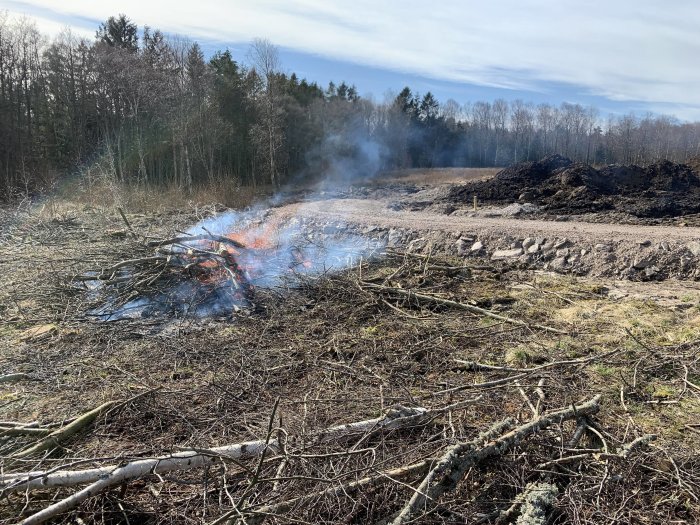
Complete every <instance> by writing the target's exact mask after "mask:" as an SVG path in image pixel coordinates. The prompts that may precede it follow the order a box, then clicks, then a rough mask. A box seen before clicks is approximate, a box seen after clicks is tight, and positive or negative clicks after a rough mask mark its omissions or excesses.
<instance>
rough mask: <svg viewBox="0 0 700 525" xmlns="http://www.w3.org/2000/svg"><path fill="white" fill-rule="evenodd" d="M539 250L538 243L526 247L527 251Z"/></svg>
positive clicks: (535, 251) (534, 251)
mask: <svg viewBox="0 0 700 525" xmlns="http://www.w3.org/2000/svg"><path fill="white" fill-rule="evenodd" d="M539 251H540V245H539V244H536V243H535V244H533V245H532V246H530V247H528V249H527V253H537V252H539Z"/></svg>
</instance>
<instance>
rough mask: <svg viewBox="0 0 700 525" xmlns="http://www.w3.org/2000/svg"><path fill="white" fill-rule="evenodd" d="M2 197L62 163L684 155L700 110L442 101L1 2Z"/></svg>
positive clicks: (334, 169) (253, 165)
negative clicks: (360, 86)
mask: <svg viewBox="0 0 700 525" xmlns="http://www.w3.org/2000/svg"><path fill="white" fill-rule="evenodd" d="M0 122H1V123H2V125H1V126H0V197H2V198H9V197H11V196H13V195H15V194H17V192H23V193H29V192H33V191H38V190H41V189H42V188H46V187H47V186H48V185H49V184H50V183H51V181H54V180H57V179H59V178H60V177H62V176H64V175H65V174H70V173H78V174H83V175H86V176H91V177H104V178H107V179H110V180H112V181H117V182H120V183H126V184H134V185H138V184H142V185H166V184H167V185H169V184H172V185H177V186H179V187H181V188H183V190H184V191H187V190H188V189H191V188H192V187H193V186H194V185H200V184H207V183H208V182H213V181H218V182H221V181H225V182H230V183H232V184H240V185H246V186H258V185H266V186H267V185H271V186H273V187H280V186H281V185H283V184H288V183H292V182H293V181H296V180H303V179H312V178H314V177H318V176H328V175H330V176H334V177H337V178H340V179H342V178H349V177H355V176H368V175H373V174H375V173H377V172H378V171H380V170H390V169H401V168H413V167H450V166H473V167H489V166H503V165H507V164H510V163H513V162H518V161H523V160H534V159H537V158H540V157H542V156H544V155H547V154H550V153H560V154H562V155H565V156H568V157H570V158H572V159H573V160H577V161H584V162H590V163H599V164H600V163H636V164H648V163H650V162H653V161H655V160H658V159H661V158H667V159H671V160H675V161H683V160H685V159H687V158H689V157H691V156H694V155H698V153H700V124H698V123H687V122H681V121H679V120H677V119H675V118H673V117H668V116H663V115H652V114H648V115H645V116H642V117H639V116H636V115H633V114H630V115H625V116H610V117H608V118H605V119H603V118H601V117H600V115H599V113H598V111H597V110H596V109H595V108H592V107H583V106H581V105H579V104H569V103H563V104H561V105H559V106H556V105H552V104H539V105H534V104H531V103H528V102H523V101H521V100H516V101H513V102H508V101H506V100H503V99H498V100H495V101H493V102H483V101H480V102H474V103H468V104H465V105H460V104H459V103H457V102H456V101H454V100H448V101H446V102H444V103H440V102H439V101H438V100H437V99H436V98H435V97H434V96H433V95H432V94H431V93H425V94H424V95H419V94H417V93H414V92H413V91H412V90H411V89H410V88H408V87H406V88H404V89H403V90H402V91H401V92H400V93H398V94H396V95H393V96H388V97H387V98H386V99H385V100H383V101H381V102H377V101H375V100H373V99H372V98H371V97H370V98H365V97H360V96H359V94H358V92H357V89H356V88H355V87H354V86H353V85H349V84H347V83H346V82H341V83H339V84H335V83H333V82H330V83H329V84H328V86H327V87H321V86H319V85H318V84H317V83H315V82H308V81H307V80H305V79H300V78H298V77H297V75H296V74H294V73H286V72H284V71H283V69H282V66H281V64H280V59H279V53H278V51H277V49H276V48H275V47H274V46H273V45H272V44H271V43H270V42H269V41H266V40H256V41H254V42H253V43H252V45H251V47H250V52H249V54H248V57H247V60H246V61H245V63H243V62H241V61H240V60H237V59H235V58H234V57H233V55H232V54H231V52H230V51H219V52H216V53H214V55H213V56H211V57H209V58H206V57H205V56H204V53H203V52H202V49H201V47H200V46H199V44H197V43H196V42H192V41H190V40H188V39H186V38H182V37H172V36H166V35H165V34H163V33H162V32H161V31H159V30H153V29H152V28H150V27H143V28H142V29H139V28H138V27H137V26H136V25H135V24H134V23H133V22H131V21H130V20H129V19H128V18H127V17H126V16H124V15H119V16H115V17H111V18H109V19H108V20H107V21H105V22H104V23H103V24H101V25H100V26H99V28H98V29H97V31H96V35H95V38H94V39H92V40H87V39H80V38H77V37H75V36H74V35H72V34H71V33H70V32H69V31H65V32H63V33H61V34H60V35H58V36H57V37H55V38H53V39H51V40H50V39H48V38H47V37H46V36H44V35H42V34H41V33H40V32H39V31H38V29H37V27H36V25H35V24H34V23H32V22H31V20H29V19H27V18H20V19H16V18H11V17H10V16H9V15H8V14H7V13H4V14H3V13H0Z"/></svg>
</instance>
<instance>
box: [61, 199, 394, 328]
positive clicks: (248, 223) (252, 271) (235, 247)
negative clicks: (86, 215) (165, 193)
mask: <svg viewBox="0 0 700 525" xmlns="http://www.w3.org/2000/svg"><path fill="white" fill-rule="evenodd" d="M122 216H123V217H124V221H125V222H126V224H127V226H128V228H129V233H130V234H131V235H132V237H133V238H134V240H135V241H137V242H136V243H135V244H134V248H133V254H134V257H131V258H128V259H125V260H122V261H119V262H117V263H115V264H113V265H111V266H109V267H106V268H101V269H99V270H92V271H89V272H86V273H84V274H82V275H77V276H74V278H73V281H74V282H75V283H78V284H79V286H80V287H81V288H83V289H84V290H85V291H87V292H88V296H89V298H90V300H91V302H92V303H93V304H95V305H96V306H95V307H93V308H91V309H90V310H89V314H90V315H92V316H96V317H97V318H100V319H103V320H120V319H134V318H140V317H154V316H171V317H184V316H191V317H195V318H204V317H225V316H229V315H231V314H232V313H234V312H236V311H239V310H240V309H242V308H255V307H256V301H255V294H256V289H260V288H265V289H275V288H279V287H288V286H290V285H293V284H294V283H293V279H294V278H295V277H300V276H313V275H319V274H322V273H325V272H328V271H337V270H340V269H343V268H347V267H349V266H352V265H354V264H355V263H356V262H357V261H359V260H360V259H362V258H365V259H366V258H371V257H372V256H373V255H374V254H375V253H376V251H377V250H378V249H379V248H380V247H381V246H380V244H379V243H378V242H377V241H372V240H368V239H365V238H363V237H359V236H356V235H350V234H348V233H345V232H343V231H342V230H336V231H335V232H334V233H331V234H327V233H324V232H318V231H307V230H305V229H304V227H303V224H302V222H301V221H300V220H299V219H297V218H281V217H273V216H271V215H270V214H269V213H268V212H266V211H259V210H253V211H249V212H244V213H239V212H233V211H229V212H226V213H223V214H220V215H217V216H214V217H212V218H209V219H206V220H203V221H201V222H200V223H198V224H197V225H195V226H194V227H192V228H190V229H189V230H187V231H185V232H180V233H178V235H176V236H173V237H171V238H168V239H153V238H145V237H142V236H140V235H138V234H137V233H136V232H135V231H134V230H133V229H132V228H131V225H130V224H129V222H128V220H127V218H126V217H125V216H124V215H123V214H122Z"/></svg>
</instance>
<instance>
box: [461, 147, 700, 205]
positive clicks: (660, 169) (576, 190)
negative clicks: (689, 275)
mask: <svg viewBox="0 0 700 525" xmlns="http://www.w3.org/2000/svg"><path fill="white" fill-rule="evenodd" d="M474 195H476V196H477V197H478V198H479V200H481V201H483V202H486V203H493V204H502V203H510V202H513V201H514V200H519V201H521V202H530V203H533V204H536V205H538V206H540V207H541V208H542V209H543V210H544V211H551V212H554V213H557V214H569V213H571V214H575V213H582V212H597V211H606V210H615V211H621V212H625V213H628V214H630V215H634V216H636V217H640V218H641V217H677V216H680V215H686V214H692V213H700V178H698V176H697V175H696V173H695V172H694V171H693V169H692V168H691V167H690V166H688V165H686V164H676V163H674V162H670V161H667V160H664V161H661V162H658V163H656V164H652V165H650V166H647V167H645V168H644V167H641V166H635V165H628V166H622V165H617V164H611V165H609V166H605V167H603V168H601V169H595V168H593V167H592V166H589V165H588V164H581V163H574V162H572V161H571V160H569V159H567V158H566V157H562V156H560V155H550V156H548V157H545V158H544V159H542V160H540V161H537V162H523V163H520V164H516V165H513V166H510V167H508V168H505V169H504V170H502V171H500V172H499V173H498V174H497V175H496V176H495V177H494V178H493V179H490V180H485V181H478V182H473V183H469V184H465V185H462V186H458V187H455V188H453V189H452V191H451V192H450V194H449V196H448V200H450V201H451V202H468V203H471V199H472V197H473V196H474Z"/></svg>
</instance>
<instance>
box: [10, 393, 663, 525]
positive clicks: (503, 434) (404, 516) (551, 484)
mask: <svg viewBox="0 0 700 525" xmlns="http://www.w3.org/2000/svg"><path fill="white" fill-rule="evenodd" d="M481 400H482V398H481V396H477V397H475V398H471V399H468V400H464V401H461V402H457V403H454V404H451V405H448V406H443V407H439V408H431V409H426V408H423V407H405V406H400V405H398V406H395V407H393V408H391V409H390V410H388V411H387V412H386V413H385V414H383V415H381V416H380V417H376V418H372V419H367V420H362V421H355V422H345V423H342V424H338V425H335V426H331V427H329V428H326V429H324V430H321V431H316V432H313V433H311V434H309V435H306V436H294V435H292V434H290V433H289V432H288V431H287V429H285V428H284V426H283V425H282V424H281V423H280V422H279V420H278V418H277V417H276V416H277V410H278V406H279V398H278V400H277V401H276V402H275V404H274V406H273V407H272V408H271V413H270V418H269V423H268V426H267V432H266V434H265V435H264V436H262V437H261V438H260V439H256V440H252V441H246V442H240V443H231V444H227V445H223V446H216V447H212V448H209V449H183V450H180V451H177V452H172V453H169V454H166V455H162V456H159V457H147V458H135V459H131V460H123V461H121V462H119V463H116V464H109V463H107V464H100V463H101V461H100V459H98V458H95V459H94V460H82V461H79V462H73V463H69V464H66V465H58V466H55V467H53V468H50V469H46V470H31V471H17V470H16V469H17V467H18V466H21V465H24V464H27V463H28V461H27V460H28V459H30V458H37V459H40V458H41V456H42V454H44V453H46V452H47V451H50V450H52V449H56V448H57V447H60V446H61V445H62V444H63V443H65V440H66V439H67V438H68V437H70V436H72V435H74V434H75V433H76V432H77V431H78V430H79V429H83V428H84V427H85V426H87V425H89V424H92V423H93V422H94V421H95V420H96V419H97V418H98V417H100V416H104V415H105V414H108V413H109V412H110V411H114V410H118V409H119V407H120V405H122V404H120V403H118V402H110V403H106V404H104V405H102V406H100V407H98V408H96V409H94V410H92V411H90V412H89V413H87V414H85V415H83V416H82V417H80V418H77V419H76V420H75V421H73V422H71V423H70V424H68V425H66V426H65V427H63V428H61V429H58V430H54V431H51V432H48V431H47V430H46V429H42V428H36V427H32V426H21V425H19V424H17V425H14V426H12V425H10V424H8V423H4V425H5V426H4V427H3V428H2V429H1V430H0V431H1V432H3V433H4V435H13V436H21V435H26V436H39V438H38V441H37V442H36V443H34V444H33V445H31V446H29V447H25V448H22V449H21V450H19V451H17V452H15V453H14V454H12V455H11V456H10V462H9V463H8V464H6V470H5V473H4V474H3V475H2V476H0V487H1V491H2V495H3V496H5V497H11V498H12V497H15V496H13V495H15V494H19V495H20V497H22V498H24V497H26V496H25V495H27V494H29V493H34V492H39V493H44V494H46V493H47V492H48V493H50V492H51V491H56V490H58V491H62V492H63V493H64V496H62V497H59V498H56V497H52V498H51V502H50V503H49V504H47V505H46V506H45V507H44V508H42V509H40V510H36V508H35V506H36V505H35V504H32V503H33V502H35V501H37V500H35V499H34V498H31V499H30V504H29V505H28V506H27V507H26V509H27V510H28V511H29V510H30V509H31V511H30V514H29V515H28V516H25V517H24V519H23V521H22V523H23V524H24V525H36V524H40V523H44V522H46V521H48V520H51V519H54V518H56V517H57V516H59V515H62V514H64V513H66V512H69V511H72V510H73V509H75V508H76V507H78V506H79V505H81V504H83V503H84V502H85V501H86V500H89V499H91V498H95V497H97V496H100V495H101V494H103V493H105V492H107V491H109V490H111V489H114V488H118V487H122V491H124V490H125V489H124V487H126V485H127V484H129V483H133V482H135V481H136V480H139V479H143V478H159V479H161V480H162V479H163V477H164V476H166V475H167V474H169V473H172V472H175V471H191V470H193V469H202V468H206V469H212V468H216V469H221V470H220V471H221V473H222V474H221V478H220V479H219V480H218V482H216V481H212V482H210V483H211V484H212V485H213V486H214V487H215V491H217V492H219V491H220V492H221V493H222V494H225V495H226V497H227V498H229V502H230V507H231V508H230V510H228V511H226V512H223V513H222V514H221V515H220V516H219V517H218V518H217V519H215V520H214V521H212V524H215V523H228V522H232V523H247V524H249V525H250V524H253V523H254V524H261V523H263V522H264V521H265V520H266V519H268V518H271V517H280V518H282V519H285V516H288V517H291V516H297V515H298V513H299V511H300V509H302V508H308V506H309V505H315V504H319V503H320V502H322V501H324V500H329V499H332V500H336V501H338V500H343V499H348V500H352V499H353V498H354V497H357V496H358V495H362V493H368V492H373V491H376V490H377V489H378V487H380V486H384V485H389V486H392V485H393V486H406V487H407V486H411V490H410V492H409V497H408V498H407V500H406V501H405V502H404V504H403V505H402V506H400V507H398V508H396V509H395V511H394V512H393V513H392V514H391V515H388V516H386V517H385V519H384V520H383V523H391V524H392V525H400V524H404V523H409V522H412V521H413V520H415V519H416V518H418V517H421V516H426V515H430V514H433V513H436V514H437V515H438V516H439V515H445V514H444V513H447V514H446V515H447V516H449V515H451V514H453V513H452V512H450V510H449V508H448V507H445V506H444V505H443V504H442V503H441V502H442V501H443V500H444V498H446V497H449V493H451V492H453V491H455V490H456V489H457V487H458V486H459V485H460V484H461V483H462V482H463V480H464V479H465V477H466V476H467V475H468V474H469V473H470V472H472V471H473V470H475V469H476V470H479V469H484V468H487V467H486V466H487V465H488V462H489V461H492V460H493V459H494V458H498V457H502V456H504V455H508V454H510V453H511V452H512V451H514V450H515V449H518V448H523V447H526V446H528V442H530V441H533V440H534V441H535V442H536V443H537V442H539V445H535V446H540V447H545V450H547V449H549V450H552V449H551V447H552V445H554V449H553V452H552V453H551V457H550V459H549V460H548V461H547V462H545V463H543V464H542V465H540V466H539V467H538V471H536V472H533V473H531V474H530V476H531V477H532V478H533V480H534V481H532V482H530V483H529V484H528V485H527V486H526V487H525V488H524V490H523V492H522V494H519V495H517V496H516V497H515V498H514V499H513V501H512V503H511V504H510V505H509V506H507V507H501V505H496V506H494V507H493V508H492V509H491V512H490V513H485V514H483V515H481V516H480V521H490V520H495V519H503V518H505V517H508V516H511V517H512V516H517V515H518V514H520V515H521V516H526V515H528V516H530V519H531V521H524V522H523V523H542V524H544V523H546V520H547V516H548V515H549V513H550V512H551V511H552V507H553V505H554V501H555V499H556V497H557V495H558V494H559V493H560V491H561V490H565V487H564V486H563V484H562V481H563V480H566V477H561V476H559V473H560V472H561V470H560V467H561V468H562V469H563V468H564V465H566V468H565V469H566V471H569V470H570V469H571V468H572V465H574V464H575V463H581V462H584V461H585V460H587V459H589V460H590V459H594V458H595V461H596V462H599V463H600V464H601V465H604V469H605V475H604V477H603V478H601V480H600V485H599V487H596V490H598V493H600V491H602V490H604V489H605V485H606V484H607V483H608V482H609V481H610V479H611V476H612V474H613V471H614V470H615V467H614V465H615V464H616V463H618V462H621V461H622V462H624V461H627V460H628V459H629V458H630V456H631V455H632V454H633V453H634V452H635V451H636V450H637V449H638V448H639V447H641V446H642V445H645V444H647V443H649V442H650V441H652V440H653V439H654V438H655V436H653V435H644V436H639V437H637V438H635V439H633V440H631V441H630V442H629V443H627V444H625V445H623V446H620V447H618V448H617V449H615V450H610V449H609V448H608V446H607V444H605V441H604V438H603V443H604V445H603V446H602V447H600V448H596V449H591V447H590V446H587V447H580V441H581V439H582V437H583V436H584V435H585V434H586V433H590V434H591V435H592V436H594V437H595V436H600V431H599V430H598V429H599V428H600V427H599V426H598V425H597V423H595V421H594V416H595V414H597V413H598V411H599V410H600V403H599V401H600V396H595V397H593V398H591V399H589V400H587V401H584V402H580V403H578V404H575V405H572V406H569V407H563V408H559V409H554V410H547V411H543V410H540V409H534V410H533V416H532V418H531V419H530V420H528V421H522V422H518V421H516V420H514V419H512V418H505V419H503V420H501V421H499V422H497V423H495V424H494V425H492V426H490V427H489V428H485V429H483V430H482V431H481V432H479V433H478V434H477V435H476V436H472V437H470V438H468V439H465V438H453V439H448V440H444V441H443V442H441V443H440V444H439V446H437V447H432V448H433V450H432V454H430V456H429V457H426V458H423V459H421V460H420V461H417V462H413V463H410V464H403V465H398V466H394V467H389V468H387V467H386V466H384V465H385V463H386V462H385V461H383V460H382V458H379V457H376V456H375V455H374V454H373V452H376V450H375V448H374V447H376V443H378V442H380V441H382V440H410V439H411V435H413V436H416V435H418V436H421V434H422V435H423V436H425V431H426V430H428V431H429V432H428V434H429V433H430V432H432V431H434V430H435V429H436V428H438V427H440V426H441V425H442V424H443V423H442V420H444V418H445V417H449V416H450V415H451V414H453V413H455V412H459V411H468V410H469V407H470V406H472V405H474V404H477V403H479V402H481ZM570 421H573V422H574V427H573V431H572V432H571V433H570V434H569V436H565V434H566V433H568V431H567V430H566V429H567V428H571V427H569V426H567V424H566V422H570ZM431 429H432V430H431ZM421 430H422V431H423V432H421ZM601 437H602V436H601ZM561 438H565V440H564V441H561ZM329 448H330V450H329ZM352 457H362V458H364V465H363V466H362V467H360V468H351V469H350V470H349V471H346V472H343V470H342V465H343V464H347V463H348V462H347V459H348V458H352ZM323 462H326V463H328V462H330V463H337V467H336V469H335V470H336V474H335V476H333V477H332V478H327V479H321V478H318V479H316V478H315V477H314V476H313V475H311V474H308V472H310V471H314V470H319V471H320V470H321V469H322V467H321V466H311V465H312V464H314V463H323ZM85 463H92V464H99V466H93V467H90V468H78V467H82V466H83V465H84V464H85ZM8 466H9V467H10V468H7V467H8ZM299 467H302V470H301V472H303V471H307V474H302V473H301V472H299V473H295V472H294V471H295V470H296V471H298V470H299ZM338 469H339V470H338ZM9 470H12V471H13V472H8V471H9ZM313 481H323V482H324V483H325V484H326V485H327V486H326V488H323V489H321V490H312V491H306V492H303V493H302V495H297V496H296V497H293V498H289V499H287V498H285V497H283V494H284V493H285V492H286V491H285V487H284V485H290V484H299V483H304V482H305V483H309V482H313ZM560 485H562V486H560ZM68 487H79V488H77V489H76V490H75V491H74V492H69V494H68V495H65V490H66V489H67V488H68ZM23 494H24V495H23Z"/></svg>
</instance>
